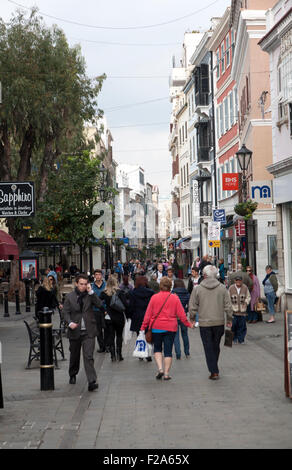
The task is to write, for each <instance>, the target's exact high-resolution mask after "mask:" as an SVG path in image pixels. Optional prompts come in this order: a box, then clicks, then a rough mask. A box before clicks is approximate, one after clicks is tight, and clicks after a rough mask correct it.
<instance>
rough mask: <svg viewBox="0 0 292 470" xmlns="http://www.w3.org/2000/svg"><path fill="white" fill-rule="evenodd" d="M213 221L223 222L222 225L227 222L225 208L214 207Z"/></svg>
mask: <svg viewBox="0 0 292 470" xmlns="http://www.w3.org/2000/svg"><path fill="white" fill-rule="evenodd" d="M213 221H214V222H221V224H222V225H224V224H226V214H225V209H214V210H213Z"/></svg>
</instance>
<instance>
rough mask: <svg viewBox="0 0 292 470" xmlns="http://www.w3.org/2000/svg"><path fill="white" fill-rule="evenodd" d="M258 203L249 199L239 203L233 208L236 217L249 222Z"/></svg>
mask: <svg viewBox="0 0 292 470" xmlns="http://www.w3.org/2000/svg"><path fill="white" fill-rule="evenodd" d="M257 207H258V203H257V202H254V201H252V200H251V199H249V200H248V201H246V202H239V203H238V204H236V206H235V207H234V212H235V213H236V214H237V215H241V216H242V217H244V219H245V220H249V219H250V218H251V217H252V214H253V213H254V211H255V210H256V209H257Z"/></svg>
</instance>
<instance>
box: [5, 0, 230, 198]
mask: <svg viewBox="0 0 292 470" xmlns="http://www.w3.org/2000/svg"><path fill="white" fill-rule="evenodd" d="M15 3H18V4H20V5H23V7H25V9H27V8H28V7H32V6H37V7H38V8H39V11H40V13H42V16H43V18H44V21H45V23H46V24H47V25H48V26H50V25H52V24H54V23H55V24H58V25H59V26H60V27H61V28H62V29H63V30H64V32H65V34H66V36H67V39H68V41H69V43H70V44H71V45H74V44H76V43H80V44H81V47H82V55H83V56H84V58H85V61H86V64H87V74H88V76H90V77H94V76H96V75H99V74H102V73H106V75H107V76H108V78H107V80H106V81H105V82H104V86H103V89H102V91H101V94H100V99H99V106H100V108H101V109H103V110H104V111H105V116H106V119H107V122H108V126H109V128H110V129H111V132H112V135H113V138H114V143H113V149H114V159H115V160H116V161H117V162H121V163H137V164H139V165H141V166H142V167H143V168H144V169H145V172H146V181H148V182H149V183H151V184H153V185H158V186H159V190H160V194H161V196H167V195H169V194H170V182H171V157H170V154H169V152H168V135H169V132H168V131H169V124H168V123H169V119H170V113H171V105H170V102H169V99H168V94H169V75H170V73H171V67H172V56H173V55H175V56H176V63H177V64H179V59H180V57H181V48H182V42H183V36H184V33H185V32H186V31H192V30H200V31H202V32H203V31H205V30H207V29H208V28H209V27H210V19H211V18H212V17H219V16H222V15H223V14H224V11H225V9H226V8H227V7H228V6H229V5H230V3H231V2H230V0H205V1H202V0H179V1H178V0H147V1H146V0H144V1H143V0H140V1H138V0H102V1H99V0H82V1H80V0H50V1H49V2H48V1H47V0H16V2H12V1H9V0H1V1H0V15H1V17H2V18H3V19H4V20H5V21H8V20H9V19H10V17H11V14H12V13H13V12H14V11H15V10H16V9H17V8H19V7H18V6H17V5H16V4H15ZM199 10H200V11H199ZM46 15H48V16H46ZM52 17H54V18H52ZM182 17H184V18H182ZM179 18H180V19H179ZM62 19H64V20H66V21H67V22H65V21H62ZM174 20H176V21H174ZM76 23H81V24H82V25H79V24H76ZM161 23H168V24H161ZM157 25H159V26H157ZM119 28H120V29H119ZM105 42H107V43H119V44H127V45H117V44H115V45H112V44H105ZM130 44H132V45H130ZM133 44H134V45H133ZM137 44H138V45H137ZM122 77H126V78H122ZM141 77H143V78H141ZM152 100H155V101H152ZM145 101H152V102H150V103H145V104H139V105H136V106H132V105H135V104H136V103H141V102H145ZM119 107H121V108H120V109H114V108H119ZM123 126H127V127H123Z"/></svg>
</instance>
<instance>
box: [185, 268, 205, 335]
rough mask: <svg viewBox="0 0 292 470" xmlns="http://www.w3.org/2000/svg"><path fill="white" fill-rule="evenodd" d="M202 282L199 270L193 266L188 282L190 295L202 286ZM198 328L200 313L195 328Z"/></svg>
mask: <svg viewBox="0 0 292 470" xmlns="http://www.w3.org/2000/svg"><path fill="white" fill-rule="evenodd" d="M201 280H202V279H201V277H200V270H199V268H198V267H196V266H193V267H192V272H191V277H190V279H189V282H188V291H189V294H190V295H191V293H192V291H193V288H194V287H196V286H198V285H199V284H200V281H201ZM198 326H199V315H198V313H196V319H195V328H198Z"/></svg>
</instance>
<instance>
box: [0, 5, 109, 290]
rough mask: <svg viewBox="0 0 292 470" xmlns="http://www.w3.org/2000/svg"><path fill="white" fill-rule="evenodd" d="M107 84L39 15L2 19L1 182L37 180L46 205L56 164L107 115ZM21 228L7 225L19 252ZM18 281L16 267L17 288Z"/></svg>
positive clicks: (11, 222) (18, 224)
mask: <svg viewBox="0 0 292 470" xmlns="http://www.w3.org/2000/svg"><path fill="white" fill-rule="evenodd" d="M104 78H105V76H101V77H98V78H97V79H96V80H90V79H89V78H88V77H87V76H86V72H85V62H84V59H83V57H82V56H81V51H80V47H79V46H76V47H69V45H68V43H67V40H66V37H65V35H64V33H63V31H62V30H61V29H60V28H58V27H57V26H54V27H52V28H48V27H46V26H45V25H44V23H43V22H42V18H41V17H39V16H38V15H37V10H36V9H32V11H31V13H30V15H29V16H28V17H26V16H25V14H23V13H22V12H20V11H18V12H17V13H16V14H15V15H13V16H12V19H11V20H10V22H9V23H8V24H5V23H4V21H3V20H1V19H0V81H1V83H2V105H0V169H1V180H2V181H9V180H10V181H25V180H34V181H35V183H36V190H37V191H36V194H37V199H38V200H39V201H44V199H45V195H46V192H47V185H48V175H49V172H50V171H51V170H52V168H53V167H54V164H55V162H56V160H57V158H58V157H59V156H60V155H61V154H62V152H64V151H65V152H66V151H68V150H69V149H70V145H72V142H73V141H74V144H75V145H76V144H77V141H78V143H79V146H80V147H81V148H82V140H83V138H82V130H83V125H84V122H87V123H92V124H95V123H96V121H97V120H98V119H99V118H100V117H101V115H102V112H101V111H100V110H99V109H98V106H97V97H98V94H99V92H100V90H101V86H102V82H103V79H104ZM73 139H74V140H73ZM22 224H23V220H19V219H14V218H11V219H8V220H7V225H8V228H9V233H10V234H11V235H12V236H13V238H14V239H15V240H16V242H17V243H18V246H19V249H20V251H22V250H23V248H24V246H25V242H26V238H25V237H26V234H25V233H24V231H23V230H22V229H21V227H22ZM17 276H18V272H17V263H12V284H13V283H15V282H16V279H17Z"/></svg>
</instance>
